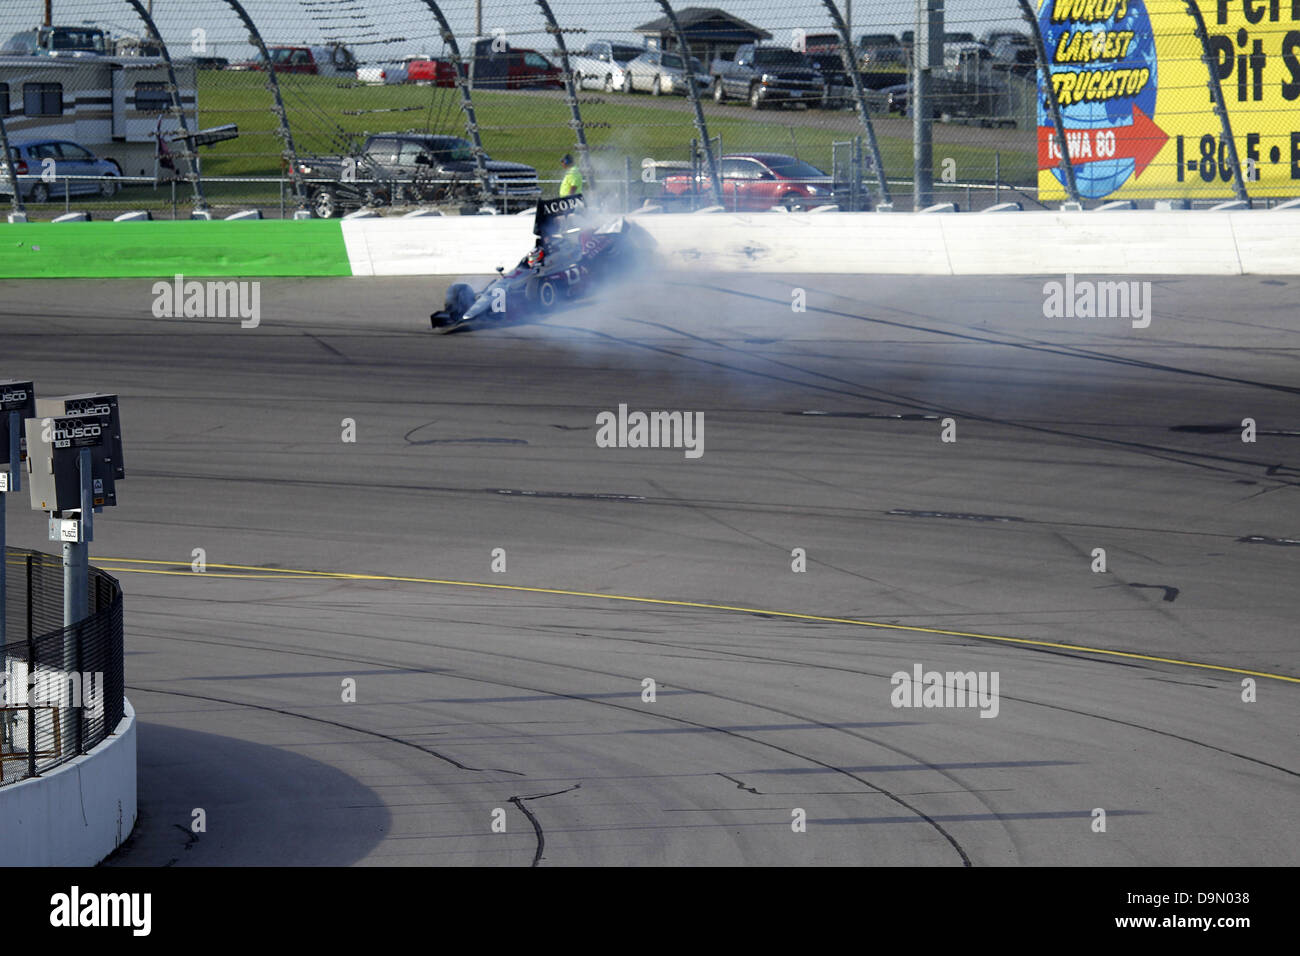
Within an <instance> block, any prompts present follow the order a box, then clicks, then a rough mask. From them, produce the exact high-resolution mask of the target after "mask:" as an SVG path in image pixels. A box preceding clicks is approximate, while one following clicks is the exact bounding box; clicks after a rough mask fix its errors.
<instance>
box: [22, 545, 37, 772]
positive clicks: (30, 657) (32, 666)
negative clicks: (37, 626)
mask: <svg viewBox="0 0 1300 956" xmlns="http://www.w3.org/2000/svg"><path fill="white" fill-rule="evenodd" d="M35 673H36V641H35V639H34V637H33V635H32V556H31V555H30V554H29V555H27V677H28V680H29V681H30V680H31V677H32V675H33V674H35ZM24 689H25V690H26V692H27V776H29V777H34V776H36V707H35V706H34V705H33V703H32V693H31V688H30V686H29V687H27V688H24Z"/></svg>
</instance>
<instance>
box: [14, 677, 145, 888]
mask: <svg viewBox="0 0 1300 956" xmlns="http://www.w3.org/2000/svg"><path fill="white" fill-rule="evenodd" d="M135 727H136V721H135V710H134V709H133V708H132V707H131V702H130V701H126V705H125V712H124V714H123V717H122V720H121V722H120V723H119V724H118V725H117V728H116V731H115V732H114V733H113V734H112V735H111V736H110V737H108V738H107V739H106V740H104V741H103V742H102V743H100V744H99V746H97V747H96V748H95V749H94V750H92V751H91V752H90V753H88V754H86V755H85V756H84V757H78V758H77V759H76V760H73V761H71V762H70V763H66V764H63V765H62V766H61V767H58V768H56V769H55V770H52V771H50V772H49V773H47V774H44V775H42V776H40V777H34V778H32V779H30V780H24V781H22V782H21V783H14V784H9V785H8V786H5V787H0V866H94V865H95V864H96V863H98V862H99V861H100V860H102V859H104V857H106V856H108V855H109V854H110V853H112V852H113V850H115V849H117V847H118V845H119V844H120V843H121V842H122V841H123V840H125V839H126V838H127V837H128V836H129V835H130V833H131V828H132V827H134V826H135V813H136V755H135V743H136V741H135Z"/></svg>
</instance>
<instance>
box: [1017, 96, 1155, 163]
mask: <svg viewBox="0 0 1300 956" xmlns="http://www.w3.org/2000/svg"><path fill="white" fill-rule="evenodd" d="M1055 140H1056V130H1055V129H1054V128H1053V127H1051V126H1040V127H1038V168H1039V169H1055V168H1056V167H1057V166H1059V165H1060V164H1061V157H1060V150H1059V149H1057V148H1056V143H1055ZM1065 141H1066V143H1068V144H1069V147H1070V159H1071V160H1073V161H1074V164H1075V165H1076V166H1077V165H1079V164H1080V163H1095V162H1098V161H1099V160H1107V159H1131V160H1133V164H1134V165H1133V177H1134V178H1135V179H1136V178H1137V177H1138V176H1141V175H1142V172H1143V170H1145V169H1146V168H1147V167H1148V166H1150V165H1151V161H1152V160H1153V159H1155V158H1156V155H1157V154H1158V153H1159V152H1160V150H1161V149H1163V148H1164V145H1165V143H1167V142H1168V141H1169V134H1168V133H1166V132H1165V131H1164V130H1162V129H1161V128H1160V127H1159V126H1157V125H1156V124H1155V122H1154V121H1153V120H1152V119H1151V117H1149V116H1147V114H1146V113H1144V112H1142V110H1141V108H1140V107H1139V106H1138V105H1137V104H1136V103H1135V104H1133V125H1132V126H1106V127H1101V128H1098V129H1068V128H1067V129H1066V131H1065Z"/></svg>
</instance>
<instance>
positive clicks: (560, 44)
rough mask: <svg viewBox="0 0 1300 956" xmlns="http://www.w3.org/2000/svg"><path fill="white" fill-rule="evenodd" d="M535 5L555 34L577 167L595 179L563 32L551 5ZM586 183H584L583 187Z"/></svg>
mask: <svg viewBox="0 0 1300 956" xmlns="http://www.w3.org/2000/svg"><path fill="white" fill-rule="evenodd" d="M537 5H538V6H539V7H541V8H542V15H543V16H545V17H546V32H547V33H551V34H554V35H555V45H556V47H557V48H558V49H559V51H560V66H561V68H562V69H563V70H564V99H565V101H566V102H567V103H568V104H569V111H570V112H571V113H572V114H573V119H571V120H570V121H569V125H570V126H572V127H573V132H574V135H575V136H576V137H577V144H576V145H577V147H578V169H579V171H580V172H581V173H582V175H583V178H584V179H592V180H593V181H594V180H595V170H593V169H592V167H591V156H590V155H589V154H588V152H587V130H586V127H585V126H583V123H582V111H581V110H580V109H579V108H578V94H579V93H581V92H582V91H581V90H579V89H577V87H575V86H574V85H573V68H572V67H571V66H570V65H569V48H568V47H567V46H565V45H564V33H563V31H561V30H560V23H559V21H558V20H556V19H555V14H554V13H552V12H551V5H550V4H549V3H547V2H546V0H537ZM585 188H586V184H585V183H584V189H585Z"/></svg>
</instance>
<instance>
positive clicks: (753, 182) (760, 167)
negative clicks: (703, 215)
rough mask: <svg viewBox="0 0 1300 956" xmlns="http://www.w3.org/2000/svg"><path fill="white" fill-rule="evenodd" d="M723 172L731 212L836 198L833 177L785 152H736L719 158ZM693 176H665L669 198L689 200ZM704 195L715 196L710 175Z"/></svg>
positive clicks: (703, 182) (702, 182)
mask: <svg viewBox="0 0 1300 956" xmlns="http://www.w3.org/2000/svg"><path fill="white" fill-rule="evenodd" d="M718 166H719V172H720V173H721V174H722V201H723V205H725V206H726V207H727V210H728V211H734V212H749V211H754V210H762V209H771V208H772V207H773V206H776V205H782V206H785V207H786V208H787V209H791V210H795V209H811V208H812V207H814V206H824V205H826V204H827V203H832V202H834V201H835V198H834V192H833V189H832V180H831V177H830V176H828V175H826V174H825V173H824V172H822V171H821V170H820V169H818V168H817V167H816V166H813V165H812V164H811V163H805V162H804V161H803V160H802V159H797V158H795V157H794V156H786V155H785V154H784V153H733V154H731V155H729V156H723V157H722V159H720V160H719V161H718ZM691 180H692V176H691V174H690V173H680V174H677V175H672V176H668V177H666V178H665V179H664V198H665V199H677V200H681V199H685V198H687V197H689V196H690V195H691V194H692V192H693V189H692V182H691ZM697 188H698V192H699V195H700V196H701V197H702V198H705V199H707V198H708V197H709V196H711V195H712V193H711V191H710V190H711V186H710V181H709V177H708V176H707V175H703V176H701V177H700V178H699V182H698V186H697Z"/></svg>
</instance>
